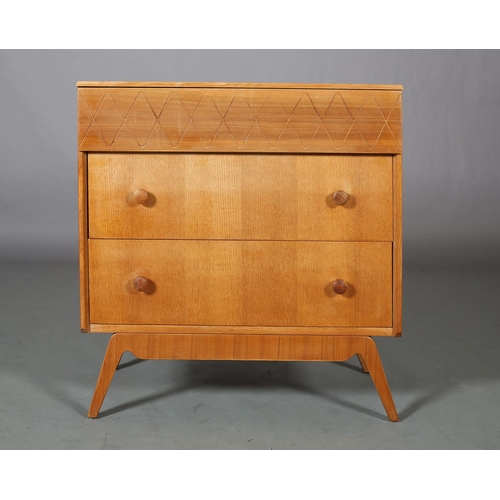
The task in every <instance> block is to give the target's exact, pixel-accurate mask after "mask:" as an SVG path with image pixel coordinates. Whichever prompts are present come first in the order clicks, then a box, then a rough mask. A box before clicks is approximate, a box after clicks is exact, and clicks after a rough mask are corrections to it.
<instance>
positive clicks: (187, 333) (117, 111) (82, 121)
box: [77, 82, 402, 421]
mask: <svg viewBox="0 0 500 500" xmlns="http://www.w3.org/2000/svg"><path fill="white" fill-rule="evenodd" d="M77 86H78V149H79V152H78V159H79V161H78V173H79V176H78V179H79V241H80V243H79V245H80V297H81V329H82V331H84V332H109V333H113V335H112V337H111V339H110V341H109V345H108V349H107V351H106V354H105V357H104V362H103V366H102V369H101V373H100V375H99V379H98V382H97V386H96V390H95V393H94V397H93V400H92V403H91V407H90V410H89V417H92V418H94V417H96V416H97V415H98V413H99V410H100V407H101V405H102V402H103V400H104V397H105V395H106V392H107V390H108V387H109V385H110V383H111V380H112V377H113V374H114V372H115V369H116V367H117V365H118V363H119V361H120V358H121V356H122V354H123V352H125V351H130V352H132V353H133V354H134V355H135V356H137V357H139V358H143V359H195V360H206V359H214V360H224V359H227V360H274V361H343V360H346V359H348V358H350V357H351V356H354V355H357V356H358V358H359V360H360V362H361V365H362V367H363V370H364V371H365V372H368V373H370V375H371V377H372V379H373V381H374V383H375V386H376V388H377V390H378V392H379V395H380V398H381V400H382V403H383V405H384V407H385V409H386V412H387V415H388V417H389V419H390V420H393V421H395V420H397V413H396V409H395V406H394V403H393V400H392V396H391V393H390V390H389V386H388V384H387V380H386V377H385V374H384V370H383V367H382V364H381V361H380V358H379V355H378V351H377V348H376V345H375V342H374V340H373V337H376V336H399V335H400V334H401V310H402V297H401V291H402V290H401V289H402V269H401V268H402V259H401V255H402V247H401V243H402V233H401V216H402V206H401V203H402V199H401V196H402V161H401V158H402V156H401V155H402V120H401V108H402V100H401V97H402V87H401V86H399V85H385V86H384V85H373V86H371V85H326V84H323V85H313V84H258V83H162V82H79V83H78V84H77Z"/></svg>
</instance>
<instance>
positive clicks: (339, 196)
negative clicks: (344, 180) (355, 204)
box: [333, 191, 349, 205]
mask: <svg viewBox="0 0 500 500" xmlns="http://www.w3.org/2000/svg"><path fill="white" fill-rule="evenodd" d="M348 199H349V195H348V194H347V193H346V192H345V191H335V193H333V201H334V202H335V203H336V204H337V205H345V204H346V203H347V200H348Z"/></svg>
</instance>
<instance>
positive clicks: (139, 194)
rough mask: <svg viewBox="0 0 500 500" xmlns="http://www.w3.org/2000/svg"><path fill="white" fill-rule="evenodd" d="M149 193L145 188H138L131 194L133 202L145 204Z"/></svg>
mask: <svg viewBox="0 0 500 500" xmlns="http://www.w3.org/2000/svg"><path fill="white" fill-rule="evenodd" d="M148 197H149V193H148V192H147V191H145V190H144V189H136V190H135V191H134V192H133V193H132V194H131V196H130V198H131V201H132V203H135V204H136V205H144V204H145V203H146V202H147V201H148Z"/></svg>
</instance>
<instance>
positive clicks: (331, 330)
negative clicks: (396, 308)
mask: <svg viewBox="0 0 500 500" xmlns="http://www.w3.org/2000/svg"><path fill="white" fill-rule="evenodd" d="M89 331H90V332H92V333H137V334H141V333H210V334H217V333H220V334H225V335H227V334H231V335H233V334H234V335H238V334H240V335H310V334H311V333H313V334H314V335H343V336H347V335H351V336H365V337H368V336H370V337H372V336H373V337H393V336H394V335H393V329H392V328H377V327H368V328H365V327H360V326H358V327H356V328H353V327H350V326H345V327H339V326H315V327H310V326H242V325H235V326H228V325H215V326H214V325H211V326H207V325H161V324H158V325H148V324H140V325H125V324H123V325H115V324H102V323H91V324H90V330H89Z"/></svg>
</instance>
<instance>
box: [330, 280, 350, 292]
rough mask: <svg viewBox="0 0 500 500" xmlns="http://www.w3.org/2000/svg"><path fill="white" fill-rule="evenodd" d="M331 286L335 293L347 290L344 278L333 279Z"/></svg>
mask: <svg viewBox="0 0 500 500" xmlns="http://www.w3.org/2000/svg"><path fill="white" fill-rule="evenodd" d="M332 288H333V291H334V292H335V293H338V294H340V295H342V294H343V293H346V292H347V283H346V282H345V281H344V280H335V281H334V282H333V285H332Z"/></svg>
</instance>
